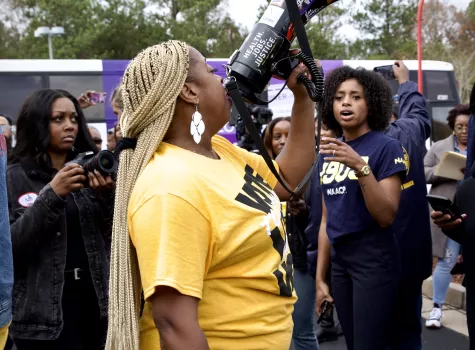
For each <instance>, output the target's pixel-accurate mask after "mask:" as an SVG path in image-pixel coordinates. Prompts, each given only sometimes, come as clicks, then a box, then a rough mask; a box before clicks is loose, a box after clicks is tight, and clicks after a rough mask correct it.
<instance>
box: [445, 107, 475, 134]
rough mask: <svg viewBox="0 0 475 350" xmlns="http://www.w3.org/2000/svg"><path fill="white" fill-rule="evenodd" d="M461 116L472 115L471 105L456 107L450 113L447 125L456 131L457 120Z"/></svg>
mask: <svg viewBox="0 0 475 350" xmlns="http://www.w3.org/2000/svg"><path fill="white" fill-rule="evenodd" d="M459 115H470V105H468V104H466V105H456V106H455V107H454V108H452V109H451V110H450V111H449V115H448V117H447V125H448V126H449V128H450V129H451V130H454V129H455V120H456V119H457V117H458V116H459Z"/></svg>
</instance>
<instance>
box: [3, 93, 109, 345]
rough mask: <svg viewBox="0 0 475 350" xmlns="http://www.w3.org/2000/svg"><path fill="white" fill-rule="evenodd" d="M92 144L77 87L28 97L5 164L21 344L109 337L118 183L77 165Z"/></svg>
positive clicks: (16, 331)
mask: <svg viewBox="0 0 475 350" xmlns="http://www.w3.org/2000/svg"><path fill="white" fill-rule="evenodd" d="M88 151H90V152H94V153H97V148H96V147H95V145H94V142H93V141H92V139H91V136H90V134H89V131H88V129H87V124H86V120H85V117H84V114H83V112H82V111H81V108H80V106H79V103H78V101H77V100H76V99H75V98H74V97H73V96H72V95H71V94H69V93H68V92H66V91H62V90H51V89H46V90H40V91H37V92H35V93H33V94H32V95H31V96H30V97H28V98H27V99H26V101H25V103H24V105H23V107H22V109H21V111H20V115H19V118H18V122H17V144H16V146H15V148H14V150H13V152H12V154H11V165H10V166H9V167H8V169H7V188H8V207H9V212H10V225H11V235H12V246H13V259H14V270H15V271H14V279H15V281H14V291H13V322H12V325H11V334H12V335H13V338H14V340H15V343H16V346H17V348H18V350H25V349H27V350H29V349H34V350H41V349H48V350H55V349H58V350H59V349H69V350H76V349H78V350H80V349H81V350H82V349H88V350H94V349H101V348H102V347H103V345H104V343H105V335H106V326H107V322H106V320H107V311H108V308H107V301H108V282H109V258H110V241H111V228H112V207H113V190H112V189H113V186H114V183H113V181H112V179H111V178H110V177H109V176H108V177H106V178H104V177H103V176H102V175H101V174H100V173H99V172H89V173H87V174H85V172H84V169H83V168H82V167H81V166H80V165H78V164H76V163H69V162H70V161H72V160H73V159H74V158H75V157H76V156H77V154H78V153H80V152H88Z"/></svg>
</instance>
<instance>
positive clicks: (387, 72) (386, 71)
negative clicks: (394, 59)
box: [374, 66, 396, 80]
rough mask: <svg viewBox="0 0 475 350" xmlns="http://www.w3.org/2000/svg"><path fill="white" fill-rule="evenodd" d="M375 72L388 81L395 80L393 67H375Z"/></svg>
mask: <svg viewBox="0 0 475 350" xmlns="http://www.w3.org/2000/svg"><path fill="white" fill-rule="evenodd" d="M374 71H375V72H376V73H378V74H379V75H381V76H382V77H383V78H384V79H386V80H395V79H396V76H395V75H394V70H393V66H379V67H375V68H374Z"/></svg>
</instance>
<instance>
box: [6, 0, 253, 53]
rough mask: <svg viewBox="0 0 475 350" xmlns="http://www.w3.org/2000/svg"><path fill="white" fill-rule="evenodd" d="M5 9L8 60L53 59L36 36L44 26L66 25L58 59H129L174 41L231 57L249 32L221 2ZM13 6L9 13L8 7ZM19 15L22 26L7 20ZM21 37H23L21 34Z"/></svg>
mask: <svg viewBox="0 0 475 350" xmlns="http://www.w3.org/2000/svg"><path fill="white" fill-rule="evenodd" d="M3 2H8V5H9V6H5V7H1V8H0V23H1V25H0V39H1V40H2V43H5V44H4V46H5V45H6V44H7V43H8V45H9V46H12V45H14V44H15V45H16V46H15V48H14V49H11V50H5V48H4V50H3V51H4V52H2V54H0V55H1V56H2V57H15V58H48V43H47V38H45V37H42V38H35V37H34V31H35V29H36V28H38V27H40V26H50V27H51V26H55V25H58V26H62V27H64V29H65V32H66V35H64V36H62V37H55V38H53V47H54V56H55V58H84V59H89V58H98V59H104V58H107V59H128V58H132V57H134V56H135V55H136V54H137V52H139V51H140V50H142V49H143V48H145V47H147V46H150V45H153V44H156V43H158V42H161V41H164V40H168V39H178V40H183V41H186V42H188V43H189V44H190V45H192V46H194V47H196V48H197V49H199V50H200V51H202V52H203V54H205V55H206V56H208V57H217V56H222V57H227V56H229V55H230V54H231V53H232V52H233V50H234V49H235V48H236V46H239V45H240V43H241V42H242V40H243V36H244V35H245V34H246V33H245V31H243V30H242V29H241V28H239V27H238V26H236V25H235V23H234V22H233V21H232V20H231V18H230V17H229V16H227V15H226V16H223V15H221V13H222V11H220V9H219V5H220V3H221V2H222V1H221V0H197V1H191V0H3ZM7 8H8V9H7ZM10 11H15V12H16V13H17V14H19V15H20V17H21V18H20V20H19V21H17V22H15V23H16V25H17V26H16V27H15V26H14V27H11V26H7V25H6V24H7V23H8V24H10V23H13V22H12V21H11V20H9V19H7V16H8V13H9V12H10ZM19 33H21V35H20V34H19Z"/></svg>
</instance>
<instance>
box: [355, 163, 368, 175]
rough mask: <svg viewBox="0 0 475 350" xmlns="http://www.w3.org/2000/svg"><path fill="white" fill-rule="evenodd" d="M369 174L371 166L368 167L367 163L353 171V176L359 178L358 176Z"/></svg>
mask: <svg viewBox="0 0 475 350" xmlns="http://www.w3.org/2000/svg"><path fill="white" fill-rule="evenodd" d="M369 174H371V168H370V167H369V165H368V164H366V165H365V166H364V167H362V168H361V170H360V171H358V172H355V176H356V177H357V178H360V177H363V176H368V175H369Z"/></svg>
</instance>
